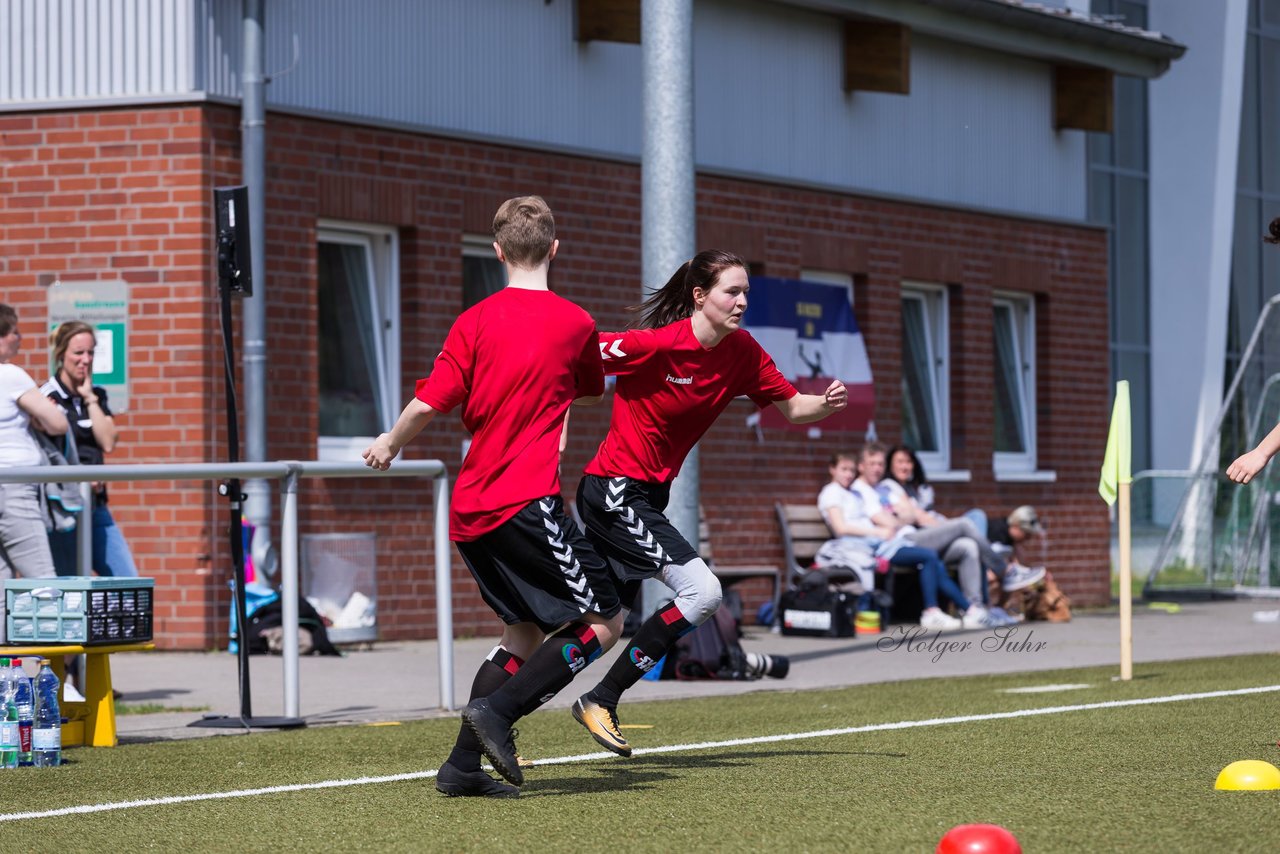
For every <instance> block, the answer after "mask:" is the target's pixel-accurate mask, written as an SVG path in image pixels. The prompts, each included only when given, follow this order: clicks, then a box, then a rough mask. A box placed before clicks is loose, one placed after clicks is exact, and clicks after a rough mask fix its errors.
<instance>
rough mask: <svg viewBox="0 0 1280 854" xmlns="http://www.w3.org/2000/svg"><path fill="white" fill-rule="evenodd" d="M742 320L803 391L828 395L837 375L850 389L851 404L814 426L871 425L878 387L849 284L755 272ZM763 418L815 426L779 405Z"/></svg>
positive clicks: (768, 424) (769, 424) (859, 428)
mask: <svg viewBox="0 0 1280 854" xmlns="http://www.w3.org/2000/svg"><path fill="white" fill-rule="evenodd" d="M742 320H743V323H742V325H743V327H744V328H746V329H747V331H749V332H750V333H751V336H752V337H753V338H755V339H756V341H758V342H759V343H760V346H761V347H763V348H764V349H765V352H767V353H768V354H769V355H770V356H772V357H773V361H774V364H776V365H777V366H778V370H780V371H781V372H782V374H783V376H785V377H786V378H787V379H789V380H791V382H792V384H793V385H795V387H796V388H797V389H798V390H800V391H801V392H804V393H806V394H822V393H823V392H825V391H826V389H827V386H829V385H831V380H832V379H834V378H838V379H840V380H841V381H842V382H843V383H844V384H845V386H846V387H847V388H848V389H849V406H848V408H847V409H845V410H844V411H843V412H838V413H836V414H835V415H832V416H829V417H828V418H825V419H824V420H822V421H820V422H818V424H816V425H814V426H817V427H821V428H822V429H823V430H856V431H865V430H866V429H867V425H868V424H869V423H870V422H871V419H872V418H873V417H874V415H875V403H876V399H875V389H874V386H873V385H872V382H871V363H870V362H869V361H868V360H867V347H866V344H865V342H864V341H863V340H862V333H861V331H859V329H858V322H857V320H856V319H854V316H853V305H852V300H851V294H850V288H849V287H848V286H846V285H829V284H824V283H821V282H804V281H799V280H796V279H776V278H771V277H767V276H752V277H751V291H750V294H749V295H748V297H747V311H746V314H745V315H743V318H742ZM760 419H761V424H762V425H763V426H766V427H781V426H795V427H797V428H799V429H803V430H807V429H808V428H809V425H805V424H800V425H790V424H789V423H788V422H787V420H786V419H785V418H784V417H783V416H782V413H780V412H778V410H777V409H776V408H774V407H767V408H766V409H764V410H763V411H762V412H761V414H760Z"/></svg>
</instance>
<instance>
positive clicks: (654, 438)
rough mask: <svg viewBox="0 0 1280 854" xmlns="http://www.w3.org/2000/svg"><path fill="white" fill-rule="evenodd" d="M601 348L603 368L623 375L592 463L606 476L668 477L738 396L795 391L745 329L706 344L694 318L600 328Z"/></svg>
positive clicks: (766, 399)
mask: <svg viewBox="0 0 1280 854" xmlns="http://www.w3.org/2000/svg"><path fill="white" fill-rule="evenodd" d="M600 356H601V358H603V359H604V369H605V371H606V372H607V373H610V374H616V375H617V377H618V387H617V395H616V397H615V398H614V401H613V418H612V421H611V422H610V424H609V435H608V436H606V437H605V440H604V442H602V443H601V444H600V450H598V451H596V455H595V458H594V459H592V460H591V462H590V463H588V464H587V469H586V471H587V474H594V475H599V476H601V477H630V478H634V479H636V480H644V481H648V482H650V483H669V482H670V481H672V480H673V479H675V476H676V475H677V474H679V473H680V466H681V465H682V464H683V463H684V458H685V457H686V456H688V455H689V450H690V449H691V448H693V446H694V445H695V444H696V443H697V441H698V440H699V439H701V438H702V435H703V434H704V433H706V432H707V430H708V429H710V427H711V425H712V424H713V423H714V422H715V420H716V418H717V417H718V416H719V415H720V413H721V412H724V410H725V408H726V407H728V405H729V403H730V401H732V400H733V399H734V398H735V397H738V396H739V395H744V394H745V395H748V396H749V397H750V398H751V399H752V400H753V401H755V403H756V405H757V406H760V407H764V406H767V405H768V404H769V403H771V402H773V401H775V400H788V399H789V398H791V397H793V396H795V394H796V389H795V386H793V385H792V384H791V383H790V382H788V381H787V378H786V377H784V376H783V375H782V373H781V372H780V371H779V370H778V369H777V368H776V367H775V366H774V364H773V359H771V358H769V354H768V353H766V352H765V351H764V349H763V348H761V346H760V345H759V344H757V343H756V340H755V339H754V338H752V337H751V335H750V334H749V333H747V332H746V331H745V330H742V329H739V330H737V331H735V332H731V333H730V334H729V335H728V336H727V337H726V338H725V339H724V340H723V341H721V342H720V343H719V344H717V345H716V346H715V347H713V348H711V349H707V348H706V347H703V346H702V344H700V343H699V342H698V339H697V337H696V336H694V334H693V322H692V321H691V320H689V319H688V318H685V319H684V320H678V321H676V322H675V323H672V324H668V325H667V326H663V327H661V328H659V329H633V330H630V331H628V332H602V333H600Z"/></svg>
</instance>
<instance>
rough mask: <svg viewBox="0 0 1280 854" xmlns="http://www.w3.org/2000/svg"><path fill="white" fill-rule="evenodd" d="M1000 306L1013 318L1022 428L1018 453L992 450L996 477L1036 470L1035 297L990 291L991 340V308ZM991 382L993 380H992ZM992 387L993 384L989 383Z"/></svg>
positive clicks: (994, 355) (993, 364)
mask: <svg viewBox="0 0 1280 854" xmlns="http://www.w3.org/2000/svg"><path fill="white" fill-rule="evenodd" d="M997 306H1003V307H1005V308H1007V309H1009V312H1010V316H1011V317H1012V318H1013V343H1014V350H1015V352H1016V353H1017V355H1018V358H1019V360H1020V363H1021V370H1020V372H1019V379H1020V380H1021V386H1020V391H1021V392H1022V399H1021V401H1020V403H1021V407H1022V424H1023V426H1024V428H1025V430H1026V436H1024V437H1023V445H1024V447H1025V448H1026V450H1025V451H1023V452H1022V453H1010V452H1008V451H996V452H994V453H993V454H992V460H991V468H992V471H993V472H994V473H995V475H996V477H997V479H999V478H1000V477H1001V476H1002V475H1003V476H1005V477H1009V476H1013V477H1014V478H1015V479H1016V477H1017V476H1018V475H1026V474H1028V473H1032V472H1035V471H1036V456H1037V455H1036V301H1035V297H1034V296H1033V295H1031V294H1026V293H1015V292H999V291H998V292H996V293H994V294H993V295H992V317H991V322H992V328H991V335H992V341H993V342H994V341H995V334H996V332H995V308H996V307H997ZM991 364H992V368H993V370H994V369H995V366H996V354H995V352H994V344H993V352H992V359H991ZM993 384H994V380H993ZM993 387H994V385H993Z"/></svg>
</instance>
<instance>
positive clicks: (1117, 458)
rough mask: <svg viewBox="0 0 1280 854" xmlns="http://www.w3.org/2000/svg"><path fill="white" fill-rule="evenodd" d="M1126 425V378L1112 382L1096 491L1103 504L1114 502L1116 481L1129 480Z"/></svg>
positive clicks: (1129, 442)
mask: <svg viewBox="0 0 1280 854" xmlns="http://www.w3.org/2000/svg"><path fill="white" fill-rule="evenodd" d="M1130 432H1131V431H1130V428H1129V381H1128V380H1120V381H1119V382H1118V383H1116V402H1115V406H1114V407H1112V409H1111V430H1110V432H1108V433H1107V453H1106V455H1105V456H1104V457H1103V458H1102V479H1101V480H1099V481H1098V494H1099V495H1101V496H1102V500H1103V501H1105V502H1107V504H1115V503H1116V494H1117V493H1118V492H1119V489H1120V484H1122V483H1133V472H1132V456H1133V446H1132V437H1131V435H1130Z"/></svg>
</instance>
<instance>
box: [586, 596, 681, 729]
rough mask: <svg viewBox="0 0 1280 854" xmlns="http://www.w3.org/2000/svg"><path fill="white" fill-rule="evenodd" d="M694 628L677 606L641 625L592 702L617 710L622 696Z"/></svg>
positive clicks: (594, 692)
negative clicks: (679, 639)
mask: <svg viewBox="0 0 1280 854" xmlns="http://www.w3.org/2000/svg"><path fill="white" fill-rule="evenodd" d="M692 628H693V625H692V624H691V623H690V622H689V621H688V620H686V619H685V618H684V614H681V613H680V609H679V608H677V607H676V606H675V603H674V602H673V603H671V604H670V605H668V606H667V607H665V608H663V609H662V610H661V611H655V612H654V613H653V614H652V615H651V616H650V617H649V619H647V620H645V621H644V623H642V624H641V626H640V630H639V631H637V632H636V633H635V636H634V637H632V638H631V643H629V644H627V648H626V649H624V650H623V651H622V654H621V655H619V656H618V657H617V658H616V659H615V660H614V662H613V665H612V666H611V667H610V668H609V672H608V673H606V674H605V675H604V678H603V679H601V680H600V684H599V685H597V686H596V687H595V688H593V689H591V699H592V700H594V701H595V702H597V703H599V704H600V705H602V706H607V707H608V708H610V709H615V708H617V707H618V700H620V699H621V698H622V692H623V691H625V690H627V689H628V688H630V687H631V686H632V685H634V684H636V683H637V682H639V681H640V679H641V678H642V677H643V676H644V675H645V674H646V673H648V672H649V671H650V670H652V669H653V668H654V666H655V665H656V664H657V663H658V661H659V660H661V658H662V657H663V656H664V655H666V654H667V651H668V650H670V649H671V647H672V646H674V645H675V642H676V639H677V638H679V637H680V636H681V635H683V634H684V633H686V632H688V631H689V630H690V629H692Z"/></svg>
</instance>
